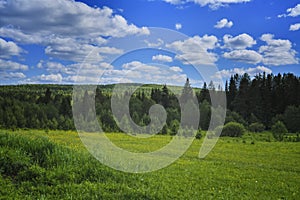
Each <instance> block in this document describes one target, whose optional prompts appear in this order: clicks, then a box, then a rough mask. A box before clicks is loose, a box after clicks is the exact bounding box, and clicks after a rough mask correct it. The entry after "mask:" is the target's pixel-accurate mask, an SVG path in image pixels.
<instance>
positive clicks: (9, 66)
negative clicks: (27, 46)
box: [0, 59, 28, 71]
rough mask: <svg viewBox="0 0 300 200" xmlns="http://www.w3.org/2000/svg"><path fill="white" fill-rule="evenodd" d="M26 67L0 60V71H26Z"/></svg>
mask: <svg viewBox="0 0 300 200" xmlns="http://www.w3.org/2000/svg"><path fill="white" fill-rule="evenodd" d="M27 69H28V66H27V65H23V64H20V63H17V62H13V61H7V60H2V59H0V71H15V70H27Z"/></svg>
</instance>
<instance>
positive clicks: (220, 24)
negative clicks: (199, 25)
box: [214, 18, 233, 29]
mask: <svg viewBox="0 0 300 200" xmlns="http://www.w3.org/2000/svg"><path fill="white" fill-rule="evenodd" d="M232 26H233V22H232V21H229V20H228V19H226V18H223V19H221V20H220V21H218V22H217V24H216V25H215V26H214V27H215V28H218V29H220V28H231V27H232Z"/></svg>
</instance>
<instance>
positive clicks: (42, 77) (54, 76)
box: [37, 74, 63, 83]
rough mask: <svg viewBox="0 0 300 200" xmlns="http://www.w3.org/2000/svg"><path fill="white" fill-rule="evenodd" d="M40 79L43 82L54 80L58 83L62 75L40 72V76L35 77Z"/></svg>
mask: <svg viewBox="0 0 300 200" xmlns="http://www.w3.org/2000/svg"><path fill="white" fill-rule="evenodd" d="M37 78H38V79H39V80H40V81H43V82H51V83H52V82H56V83H60V82H61V81H62V80H63V77H62V75H61V74H48V75H45V74H42V75H40V76H38V77H37Z"/></svg>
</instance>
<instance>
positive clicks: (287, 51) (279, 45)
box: [259, 34, 299, 66]
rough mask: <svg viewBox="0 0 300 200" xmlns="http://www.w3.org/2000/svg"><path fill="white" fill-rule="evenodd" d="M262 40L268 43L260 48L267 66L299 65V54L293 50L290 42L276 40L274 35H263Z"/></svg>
mask: <svg viewBox="0 0 300 200" xmlns="http://www.w3.org/2000/svg"><path fill="white" fill-rule="evenodd" d="M261 40H262V41H264V42H266V43H267V45H265V46H261V47H260V48H259V53H261V54H262V55H263V63H264V64H265V65H274V66H278V65H288V64H298V63H299V61H298V58H296V53H297V52H296V51H295V50H294V49H292V43H291V42H290V41H289V40H282V39H274V35H272V34H264V35H262V36H261Z"/></svg>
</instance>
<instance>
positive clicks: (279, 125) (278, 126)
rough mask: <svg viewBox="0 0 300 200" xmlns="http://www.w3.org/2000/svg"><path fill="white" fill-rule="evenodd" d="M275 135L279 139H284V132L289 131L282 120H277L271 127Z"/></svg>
mask: <svg viewBox="0 0 300 200" xmlns="http://www.w3.org/2000/svg"><path fill="white" fill-rule="evenodd" d="M271 131H272V133H273V136H274V138H275V139H276V140H278V141H282V140H283V136H284V134H286V133H287V132H288V130H287V129H286V127H285V125H284V123H283V122H281V121H277V122H276V123H275V124H274V125H273V126H272V129H271Z"/></svg>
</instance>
